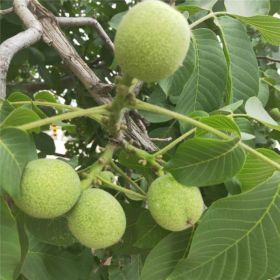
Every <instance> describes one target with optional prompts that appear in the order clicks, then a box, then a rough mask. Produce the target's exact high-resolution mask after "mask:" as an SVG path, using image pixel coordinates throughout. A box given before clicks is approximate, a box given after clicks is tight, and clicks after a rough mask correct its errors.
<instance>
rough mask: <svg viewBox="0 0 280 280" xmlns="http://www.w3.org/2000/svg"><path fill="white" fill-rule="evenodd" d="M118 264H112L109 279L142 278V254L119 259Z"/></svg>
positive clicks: (137, 279)
mask: <svg viewBox="0 0 280 280" xmlns="http://www.w3.org/2000/svg"><path fill="white" fill-rule="evenodd" d="M117 261H118V264H117V265H114V264H113V265H110V267H109V280H132V279H133V280H140V271H141V268H142V260H141V256H140V255H132V256H129V257H127V258H121V259H118V260H117Z"/></svg>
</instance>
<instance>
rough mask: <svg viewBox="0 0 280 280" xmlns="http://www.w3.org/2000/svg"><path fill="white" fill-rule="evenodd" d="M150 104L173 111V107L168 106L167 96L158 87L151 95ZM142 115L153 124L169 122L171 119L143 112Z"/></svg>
mask: <svg viewBox="0 0 280 280" xmlns="http://www.w3.org/2000/svg"><path fill="white" fill-rule="evenodd" d="M148 103H150V104H155V105H157V106H160V107H163V108H166V109H169V110H172V107H171V106H170V105H169V104H168V102H167V98H166V95H165V94H164V92H163V91H162V89H161V88H160V87H157V88H156V89H155V90H154V91H153V92H152V94H151V96H150V98H149V100H148ZM141 114H142V115H143V116H144V117H145V119H146V120H147V121H148V122H151V123H162V122H166V121H169V120H170V119H171V117H168V116H163V115H159V114H156V113H152V112H145V111H141Z"/></svg>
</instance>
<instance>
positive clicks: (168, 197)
mask: <svg viewBox="0 0 280 280" xmlns="http://www.w3.org/2000/svg"><path fill="white" fill-rule="evenodd" d="M147 197H148V207H149V210H150V212H151V215H152V216H153V218H154V219H155V221H156V222H157V223H158V224H159V225H160V226H162V227H163V228H165V229H167V230H171V231H181V230H184V229H186V228H189V227H191V226H193V225H194V224H195V223H196V222H197V221H198V219H199V218H200V216H201V214H202V212H203V208H204V203H203V199H202V196H201V193H200V191H199V189H198V188H197V187H186V186H184V185H181V184H180V183H178V182H177V181H176V180H175V179H174V178H173V177H172V176H171V175H165V176H163V177H160V178H158V179H156V180H155V181H154V182H153V183H152V184H151V186H150V188H149V191H148V195H147Z"/></svg>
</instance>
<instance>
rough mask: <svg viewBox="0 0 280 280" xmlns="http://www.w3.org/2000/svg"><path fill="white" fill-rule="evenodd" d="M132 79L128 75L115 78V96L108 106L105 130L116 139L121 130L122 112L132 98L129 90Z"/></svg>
mask: <svg viewBox="0 0 280 280" xmlns="http://www.w3.org/2000/svg"><path fill="white" fill-rule="evenodd" d="M131 83H132V78H131V77H130V76H128V75H124V76H123V77H117V78H116V96H115V98H114V99H113V101H112V103H111V105H110V108H109V109H110V116H109V120H108V123H107V129H108V131H109V133H110V135H111V136H115V137H117V136H118V134H119V132H120V130H121V122H122V118H123V112H124V110H125V108H126V105H127V103H128V102H129V99H131V98H133V95H132V94H131V93H130V91H129V88H130V85H131Z"/></svg>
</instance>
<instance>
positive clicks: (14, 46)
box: [0, 0, 42, 98]
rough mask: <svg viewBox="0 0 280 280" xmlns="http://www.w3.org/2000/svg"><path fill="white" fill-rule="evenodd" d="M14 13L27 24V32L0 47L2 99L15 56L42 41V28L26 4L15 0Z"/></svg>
mask: <svg viewBox="0 0 280 280" xmlns="http://www.w3.org/2000/svg"><path fill="white" fill-rule="evenodd" d="M14 11H15V13H16V14H18V15H19V16H20V17H21V18H22V20H23V22H24V23H25V25H26V27H27V28H28V29H27V30H25V31H23V32H20V33H18V34H17V35H15V36H13V37H11V38H9V39H7V40H6V41H4V42H3V43H2V44H1V45H0V97H1V98H5V96H6V83H7V73H8V69H9V66H10V63H11V60H12V58H13V57H14V55H15V54H16V53H17V52H18V51H20V50H21V49H24V48H26V47H29V46H30V45H32V44H34V43H36V42H37V41H39V40H40V38H41V36H42V27H41V25H40V23H38V22H37V21H36V19H35V17H34V16H33V14H32V13H31V12H30V11H29V10H28V9H27V6H26V2H25V0H24V1H20V0H15V1H14Z"/></svg>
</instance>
